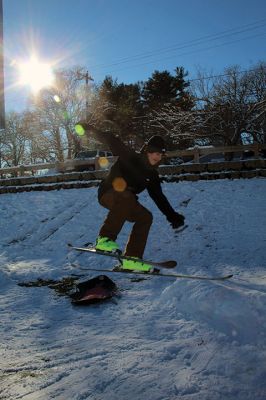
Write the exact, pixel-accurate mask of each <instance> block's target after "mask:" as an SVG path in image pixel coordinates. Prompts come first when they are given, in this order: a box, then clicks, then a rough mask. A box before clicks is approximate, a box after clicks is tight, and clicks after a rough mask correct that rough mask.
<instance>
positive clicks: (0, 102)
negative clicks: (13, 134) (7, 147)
mask: <svg viewBox="0 0 266 400" xmlns="http://www.w3.org/2000/svg"><path fill="white" fill-rule="evenodd" d="M3 31H4V29H3V0H0V130H1V129H5V81H4V32H3Z"/></svg>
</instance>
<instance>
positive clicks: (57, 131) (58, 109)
mask: <svg viewBox="0 0 266 400" xmlns="http://www.w3.org/2000/svg"><path fill="white" fill-rule="evenodd" d="M83 72H84V69H82V68H81V67H76V68H73V69H71V70H61V71H57V74H56V83H55V85H54V87H52V88H49V89H45V90H42V91H41V92H40V94H39V95H38V96H37V97H33V98H32V100H31V117H32V121H33V124H34V127H35V130H36V129H39V134H40V135H41V136H42V137H45V138H46V141H48V142H49V143H50V148H51V152H53V153H54V155H55V158H56V159H58V160H60V161H63V160H64V159H65V157H67V158H71V157H72V156H73V154H74V153H76V152H77V150H79V149H80V147H81V142H80V138H79V137H78V135H77V134H76V132H75V124H76V123H77V122H78V121H79V120H80V119H81V118H82V117H83V115H84V114H85V113H86V105H87V100H88V98H89V94H88V93H86V90H88V88H87V87H86V85H84V84H83V83H82V81H81V80H80V79H79V78H78V77H79V75H80V74H81V73H83Z"/></svg>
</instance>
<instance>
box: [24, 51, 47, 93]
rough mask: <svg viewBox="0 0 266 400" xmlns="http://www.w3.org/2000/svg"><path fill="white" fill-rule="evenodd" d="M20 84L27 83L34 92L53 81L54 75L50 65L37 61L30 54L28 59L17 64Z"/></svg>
mask: <svg viewBox="0 0 266 400" xmlns="http://www.w3.org/2000/svg"><path fill="white" fill-rule="evenodd" d="M18 68H19V72H20V81H19V83H20V84H21V85H29V86H30V88H31V90H32V91H33V92H34V93H36V92H38V91H39V90H40V89H42V88H43V87H45V86H50V85H51V84H52V83H53V80H54V75H53V71H52V68H51V65H49V64H47V63H43V62H41V61H39V60H38V59H37V58H36V57H34V56H32V57H31V58H30V60H29V61H27V62H24V63H20V64H19V65H18Z"/></svg>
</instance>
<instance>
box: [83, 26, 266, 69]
mask: <svg viewBox="0 0 266 400" xmlns="http://www.w3.org/2000/svg"><path fill="white" fill-rule="evenodd" d="M265 25H266V19H263V20H260V21H257V22H253V23H250V24H246V25H243V26H241V27H237V28H231V29H228V30H226V31H222V32H220V33H216V34H212V35H206V36H203V37H201V38H198V39H193V40H190V41H188V42H184V43H183V44H182V43H181V44H179V45H174V46H169V47H165V48H161V49H157V50H154V51H148V52H145V53H140V54H136V55H134V56H131V57H126V58H122V59H118V60H117V61H116V62H113V63H110V64H98V65H94V66H90V68H96V70H97V69H102V68H107V67H112V66H117V65H121V64H126V63H129V62H132V61H138V60H143V59H148V58H151V57H154V56H156V55H158V54H164V53H169V52H176V51H178V50H182V49H185V48H189V47H193V46H198V45H202V44H204V43H207V42H210V41H214V40H219V39H224V38H227V37H232V36H233V35H238V34H241V33H244V32H248V31H252V30H255V29H259V28H261V27H264V26H265ZM245 39H246V38H242V39H238V41H239V40H245ZM194 51H195V50H194ZM196 51H198V50H196ZM172 57H173V56H172ZM155 61H158V60H155ZM152 62H154V61H152ZM145 64H146V63H145ZM138 65H139V64H138ZM140 65H143V64H140Z"/></svg>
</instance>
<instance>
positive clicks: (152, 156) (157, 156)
mask: <svg viewBox="0 0 266 400" xmlns="http://www.w3.org/2000/svg"><path fill="white" fill-rule="evenodd" d="M162 156H163V155H162V153H159V152H155V153H147V157H148V160H149V163H150V164H151V165H156V164H158V163H159V162H160V161H161V159H162Z"/></svg>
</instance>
